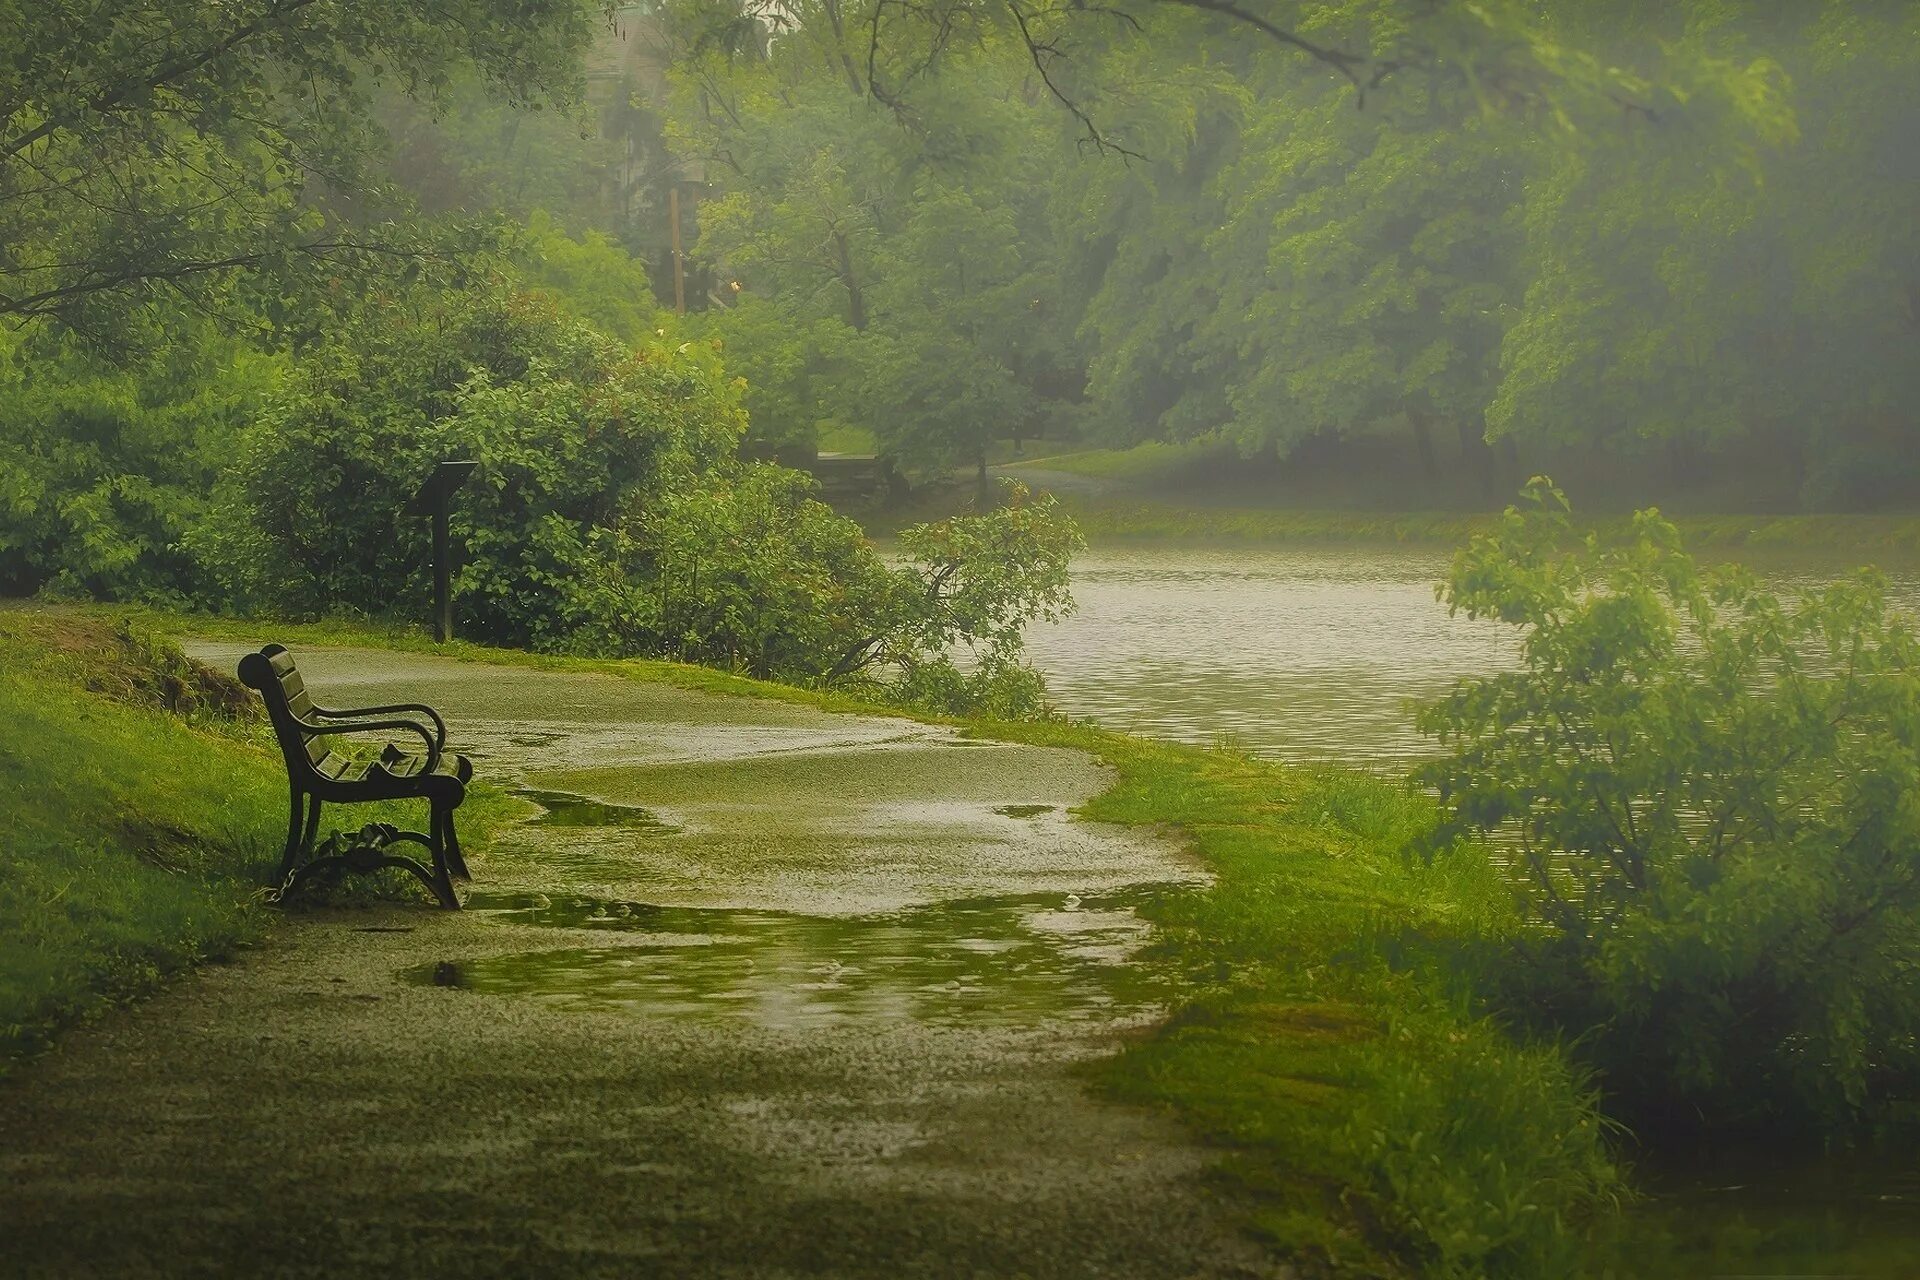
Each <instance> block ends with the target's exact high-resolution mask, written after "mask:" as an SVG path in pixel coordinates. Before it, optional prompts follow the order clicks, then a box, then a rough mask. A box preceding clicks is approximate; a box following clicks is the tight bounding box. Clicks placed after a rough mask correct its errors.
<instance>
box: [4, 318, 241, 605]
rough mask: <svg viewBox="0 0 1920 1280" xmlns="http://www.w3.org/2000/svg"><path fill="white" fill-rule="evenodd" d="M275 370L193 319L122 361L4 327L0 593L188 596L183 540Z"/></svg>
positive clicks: (190, 586) (190, 579)
mask: <svg viewBox="0 0 1920 1280" xmlns="http://www.w3.org/2000/svg"><path fill="white" fill-rule="evenodd" d="M277 370H278V362H277V361H276V360H274V359H273V358H272V357H269V356H265V355H261V354H259V353H257V352H252V351H248V350H247V349H245V348H243V347H240V346H238V345H236V344H234V343H232V342H230V341H227V340H225V339H222V338H219V337H218V336H216V335H215V334H214V333H213V332H212V331H211V328H210V326H205V325H195V324H192V323H190V322H187V321H182V322H181V323H180V324H179V325H178V326H177V331H176V333H175V335H174V341H173V342H171V343H170V344H169V345H168V347H167V349H166V351H165V353H164V354H161V355H154V356H146V357H139V358H135V357H128V358H126V359H124V360H122V361H121V362H119V363H117V364H116V363H114V362H112V361H110V360H108V359H106V358H104V357H102V356H100V355H99V354H97V353H94V352H90V351H88V350H87V349H86V348H85V347H84V346H83V345H82V344H81V343H80V342H78V341H77V340H75V339H73V338H70V337H66V336H62V335H58V334H53V333H48V332H45V331H41V332H34V333H27V334H20V333H13V332H7V331H0V594H6V595H31V594H33V593H35V592H44V593H46V594H48V595H55V596H67V597H93V598H101V599H109V600H129V601H145V602H155V603H179V602H180V601H181V600H182V599H183V598H185V597H187V596H190V595H192V594H193V593H194V592H195V591H196V590H197V589H198V587H199V585H200V584H199V582H198V578H197V575H196V573H195V569H194V565H193V562H192V561H191V559H190V558H189V557H188V556H187V555H186V554H185V553H184V552H183V551H182V549H181V547H180V541H181V539H182V537H183V536H184V535H185V534H186V532H187V531H188V530H189V529H190V528H192V527H193V525H194V524H195V523H197V522H198V521H199V520H200V519H201V518H202V517H203V516H204V514H205V511H206V506H207V503H206V492H207V490H208V489H209V488H210V487H211V485H212V482H213V477H214V475H216V474H217V473H218V471H219V469H220V467H221V466H222V465H224V464H225V463H226V462H227V461H229V460H230V457H231V453H232V441H233V439H234V437H235V435H236V434H237V432H238V430H239V421H240V419H241V417H242V415H243V414H244V413H245V412H246V411H247V409H248V407H249V406H250V405H251V404H252V403H253V402H254V401H256V400H257V399H258V397H259V395H260V394H261V393H262V392H263V391H264V389H265V388H266V387H267V386H268V385H270V384H271V382H272V380H273V378H274V377H275V376H276V374H277Z"/></svg>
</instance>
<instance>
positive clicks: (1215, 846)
mask: <svg viewBox="0 0 1920 1280" xmlns="http://www.w3.org/2000/svg"><path fill="white" fill-rule="evenodd" d="M995 733H996V735H1003V736H1012V737H1018V738H1021V739H1023V740H1028V741H1044V742H1051V743H1055V744H1058V745H1063V746H1078V747H1082V748H1085V749H1089V750H1092V751H1094V752H1095V753H1096V754H1098V755H1099V756H1100V757H1101V758H1103V759H1104V760H1106V761H1108V762H1109V763H1110V764H1112V765H1114V766H1115V767H1116V768H1117V769H1118V771H1119V781H1118V783H1117V785H1116V786H1115V787H1114V788H1113V789H1112V790H1110V791H1109V792H1107V793H1106V794H1104V795H1102V796H1100V797H1099V798H1098V799H1096V800H1095V801H1094V802H1093V803H1092V804H1091V805H1090V806H1089V807H1088V808H1087V811H1086V816H1088V817H1091V818H1096V819H1101V820H1105V821H1111V822H1121V823H1128V824H1139V825H1156V826H1164V825H1168V824H1172V825H1174V826H1176V827H1177V828H1178V829H1179V831H1180V832H1181V833H1182V834H1184V835H1185V836H1186V837H1187V838H1188V839H1189V840H1190V841H1191V842H1192V844H1193V847H1194V850H1195V852H1197V853H1198V854H1199V855H1200V857H1201V858H1202V859H1204V860H1205V862H1206V863H1207V864H1208V865H1209V866H1211V867H1212V868H1213V869H1214V870H1215V872H1216V873H1217V875H1218V881H1217V883H1216V884H1215V886H1214V887H1213V889H1212V890H1211V891H1209V892H1207V893H1203V894H1199V895H1194V896H1182V897H1177V898H1174V899H1172V900H1171V901H1170V902H1169V904H1168V905H1166V906H1165V907H1163V908H1161V909H1160V911H1159V913H1158V918H1157V920H1156V924H1157V926H1158V927H1159V929H1160V931H1161V934H1162V936H1163V938H1164V942H1163V943H1162V946H1163V947H1164V948H1166V949H1167V950H1169V951H1170V952H1171V953H1172V954H1173V957H1174V958H1175V959H1176V960H1177V961H1179V962H1181V963H1182V964H1184V966H1185V967H1186V968H1188V969H1189V970H1190V971H1198V972H1200V973H1202V974H1204V975H1206V977H1207V985H1206V987H1205V988H1204V990H1203V993H1202V994H1201V995H1200V996H1199V998H1198V999H1197V1000H1195V1001H1194V1002H1193V1003H1192V1004H1190V1005H1189V1006H1188V1007H1187V1008H1185V1009H1183V1010H1182V1011H1180V1013H1179V1014H1178V1015H1177V1016H1176V1017H1175V1018H1174V1019H1173V1020H1172V1022H1171V1023H1170V1024H1169V1025H1168V1026H1167V1027H1166V1028H1165V1029H1164V1030H1162V1031H1161V1032H1160V1033H1158V1034H1156V1035H1155V1036H1153V1037H1152V1038H1150V1039H1148V1040H1145V1041H1143V1042H1141V1043H1138V1044H1136V1045H1134V1046H1132V1047H1131V1048H1129V1049H1128V1051H1127V1052H1125V1053H1124V1054H1122V1055H1121V1056H1120V1057H1118V1058H1117V1059H1115V1060H1114V1061H1113V1062H1112V1063H1111V1064H1110V1065H1109V1066H1108V1067H1106V1068H1104V1069H1103V1070H1102V1077H1103V1081H1104V1083H1105V1085H1106V1086H1107V1087H1108V1088H1109V1089H1111V1090H1112V1091H1113V1092H1114V1093H1115V1094H1116V1095H1118V1096H1120V1097H1122V1098H1126V1099H1128V1100H1131V1101H1136V1102H1141V1103H1147V1104H1150V1105H1156V1106H1161V1107H1165V1108H1168V1109H1170V1110H1171V1111H1173V1112H1174V1113H1175V1114H1177V1115H1178V1116H1179V1117H1180V1118H1181V1119H1182V1120H1183V1121H1184V1122H1185V1123H1187V1124H1188V1125H1189V1126H1190V1127H1192V1128H1193V1129H1194V1130H1196V1131H1197V1132H1198V1133H1200V1134H1201V1135H1203V1136H1204V1137H1206V1138H1207V1139H1209V1140H1210V1141H1212V1142H1214V1143H1217V1144H1219V1145H1220V1146H1222V1147H1224V1148H1225V1149H1226V1150H1227V1151H1228V1152H1229V1153H1230V1154H1229V1156H1228V1159H1227V1161H1226V1163H1225V1164H1224V1166H1223V1176H1225V1177H1226V1178H1228V1179H1229V1180H1230V1181H1231V1182H1232V1184H1233V1185H1234V1186H1235V1187H1236V1189H1237V1190H1239V1191H1240V1192H1242V1193H1243V1194H1245V1195H1246V1196H1248V1197H1249V1198H1250V1200H1251V1202H1252V1203H1253V1205H1254V1206H1255V1207H1254V1208H1253V1210H1252V1214H1253V1219H1254V1223H1255V1226H1256V1227H1257V1229H1258V1230H1259V1231H1260V1232H1262V1233H1263V1234H1264V1235H1265V1236H1266V1237H1267V1238H1269V1239H1270V1240H1271V1241H1272V1242H1273V1243H1274V1245H1275V1246H1276V1247H1278V1248H1279V1249H1281V1250H1282V1251H1283V1252H1284V1253H1286V1254H1287V1255H1289V1256H1291V1257H1294V1258H1296V1259H1299V1260H1301V1261H1302V1263H1303V1264H1305V1265H1308V1266H1309V1267H1310V1268H1312V1269H1313V1270H1314V1271H1325V1272H1333V1273H1338V1274H1343V1275H1391V1276H1399V1275H1407V1276H1412V1275H1420V1276H1463V1277H1464V1276H1480V1275H1486V1276H1513V1277H1523V1276H1524V1277H1533V1276H1545V1275H1564V1274H1571V1273H1572V1272H1573V1270H1574V1269H1575V1268H1576V1266H1577V1263H1578V1260H1579V1258H1580V1257H1581V1255H1582V1252H1583V1250H1584V1249H1585V1247H1586V1241H1587V1240H1588V1239H1589V1236H1590V1232H1591V1231H1592V1230H1593V1229H1594V1228H1595V1227H1596V1226H1598V1225H1599V1224H1602V1223H1604V1222H1606V1221H1607V1220H1608V1219H1609V1218H1610V1217H1611V1215H1612V1213H1613V1209H1614V1207H1615V1205H1616V1204H1617V1203H1618V1202H1619V1201H1620V1200H1621V1198H1622V1197H1623V1196H1624V1194H1625V1183H1624V1181H1623V1179H1622V1178H1621V1175H1620V1174H1619V1172H1618V1171H1617V1170H1616V1168H1615V1166H1614V1164H1613V1162H1612V1160H1611V1158H1610V1156H1609V1152H1608V1144H1607V1141H1606V1122H1605V1121H1604V1119H1603V1118H1602V1117H1601V1115H1600V1113H1599V1110H1598V1105H1597V1101H1596V1098H1595V1096H1594V1094H1593V1091H1592V1090H1591V1089H1590V1088H1589V1087H1588V1085H1587V1083H1586V1082H1585V1081H1584V1080H1583V1079H1582V1078H1581V1076H1580V1075H1579V1073H1578V1072H1577V1071H1576V1070H1575V1069H1574V1068H1572V1067H1571V1066H1570V1065H1569V1062H1568V1060H1567V1058H1566V1057H1565V1056H1564V1055H1563V1054H1562V1053H1561V1052H1560V1051H1559V1050H1558V1048H1556V1047H1554V1046H1524V1045H1519V1044H1516V1043H1515V1042H1513V1041H1512V1040H1511V1039H1510V1038H1509V1037H1508V1035H1507V1034H1506V1033H1505V1032H1504V1031H1503V1030H1502V1029H1501V1028H1500V1027H1499V1026H1498V1025H1497V1024H1496V1023H1495V1022H1494V1021H1492V1020H1491V1019H1490V1018H1488V1017H1486V1016H1485V1015H1484V1013H1483V1012H1482V1011H1481V1010H1479V1009H1478V1008H1477V1007H1476V1005H1475V1004H1474V1001H1473V998H1472V991H1471V987H1472V982H1471V975H1472V973H1473V972H1474V971H1475V968H1476V967H1477V966H1478V965H1480V964H1483V963H1486V962H1487V960H1486V957H1488V956H1490V955H1494V954H1497V953H1498V951H1499V949H1500V947H1501V944H1502V943H1503V942H1504V941H1505V940H1506V939H1508V938H1510V937H1511V936H1512V935H1513V933H1514V931H1516V930H1517V929H1519V928H1520V927H1521V926H1520V922H1519V920H1518V918H1517V916H1516V915H1515V913H1514V908H1513V905H1512V898H1511V895H1510V894H1509V893H1508V891H1507V890H1506V888H1505V886H1504V885H1503V883H1502V882H1501V879H1500V877H1499V875H1498V873H1497V872H1496V871H1495V869H1494V868H1493V867H1492V866H1491V864H1490V863H1489V861H1488V860H1487V859H1486V858H1485V856H1484V855H1482V854H1478V853H1476V852H1474V851H1471V850H1465V849H1456V850H1450V851H1447V852H1444V853H1441V854H1439V855H1438V856H1436V857H1434V858H1432V859H1431V860H1429V859H1427V858H1424V857H1421V856H1418V855H1415V854H1412V853H1410V852H1409V846H1410V844H1411V842H1412V841H1413V838H1414V837H1415V836H1417V835H1419V834H1420V833H1422V832H1423V831H1424V830H1426V829H1427V828H1428V826H1429V825H1430V823H1431V821H1432V817H1433V813H1432V808H1431V805H1430V802H1428V801H1427V800H1425V799H1424V798H1422V797H1419V796H1416V795H1413V794H1410V793H1408V792H1407V791H1406V790H1405V789H1404V788H1402V787H1400V786H1399V785H1397V784H1395V783H1393V782H1390V781H1387V780H1383V779H1380V778H1377V777H1374V776H1371V775H1365V774H1359V773H1352V772H1346V771H1339V770H1306V769H1299V768H1290V767H1287V766H1282V765H1278V764H1274V763H1272V762H1266V761H1260V760H1256V759H1253V758H1251V757H1249V756H1247V755H1245V754H1242V753H1238V752H1234V751H1225V750H1214V751H1205V750H1200V749H1196V748H1187V747H1176V746H1172V745H1167V744H1160V743H1154V742H1149V741H1145V740H1142V739H1138V738H1131V737H1126V736H1122V735H1118V734H1111V733H1104V732H1100V731H1095V730H1089V729H1086V728H1059V727H1046V726H997V727H996V729H995Z"/></svg>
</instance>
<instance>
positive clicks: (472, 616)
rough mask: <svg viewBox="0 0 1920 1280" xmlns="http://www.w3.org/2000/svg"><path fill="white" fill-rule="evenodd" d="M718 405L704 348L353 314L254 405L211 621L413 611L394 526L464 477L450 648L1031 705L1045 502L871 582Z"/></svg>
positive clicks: (1016, 495) (497, 318)
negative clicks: (649, 661) (546, 653)
mask: <svg viewBox="0 0 1920 1280" xmlns="http://www.w3.org/2000/svg"><path fill="white" fill-rule="evenodd" d="M739 393H740V387H739V385H738V384H737V382H730V381H728V380H727V379H726V378H725V376H724V375H723V374H722V373H721V370H720V368H719V364H718V361H717V359H716V358H715V352H714V350H713V349H712V348H711V347H710V346H707V345H703V344H698V343H681V344H678V345H676V346H669V345H667V344H666V343H657V344H652V345H646V346H643V347H641V348H640V349H638V350H637V351H630V350H628V349H627V348H625V347H623V346H621V345H620V344H619V343H616V342H614V341H612V340H611V339H608V338H606V337H604V336H602V335H601V334H599V333H598V332H596V331H595V330H593V329H591V328H589V327H588V326H587V325H585V324H584V323H582V322H580V321H578V320H575V319H572V318H570V317H568V316H567V315H565V314H564V313H562V312H561V311H560V310H558V309H557V308H556V307H555V305H554V304H552V303H550V302H548V301H547V300H545V299H544V298H541V297H534V296H527V295H524V294H516V293H510V292H481V293H476V294H473V295H470V296H467V297H463V298H454V299H440V300H435V301H432V302H430V303H428V304H426V305H418V304H409V303H400V302H396V303H385V304H380V305H376V306H374V307H370V308H369V309H368V310H367V311H366V312H365V313H364V314H363V315H361V316H360V317H359V318H358V320H357V321H356V323H355V324H354V326H353V327H352V328H350V329H349V330H348V331H347V332H346V333H345V334H343V335H342V336H341V337H340V339H339V340H338V341H336V342H335V343H334V344H332V345H331V346H329V347H327V348H326V349H324V350H322V351H319V352H316V353H314V354H313V355H312V356H310V357H309V358H308V359H307V360H306V361H305V362H304V364H303V365H302V366H301V367H300V368H299V369H298V370H297V372H296V373H295V374H294V375H293V376H291V377H289V378H288V379H287V381H286V383H285V385H284V386H283V387H282V388H281V389H280V390H279V392H278V393H277V394H276V395H275V396H274V397H273V398H272V399H271V400H270V401H269V404H268V408H267V411H266V412H265V413H264V414H263V415H262V417H261V419H260V420H259V421H258V422H257V423H256V424H255V425H254V426H253V427H251V428H250V429H249V430H248V431H247V433H246V435H245V437H244V439H243V445H242V448H241V457H240V464H239V466H238V467H237V468H236V469H235V471H234V474H233V477H232V479H231V480H230V482H229V483H228V486H227V488H226V490H225V491H224V495H223V499H222V503H221V507H220V510H219V511H218V512H217V513H216V516H215V518H213V519H210V520H208V521H206V522H205V523H204V524H203V525H202V526H201V527H200V528H199V529H198V530H196V532H195V533H194V534H193V535H192V537H191V538H190V542H191V545H192V546H193V549H194V550H195V552H196V553H197V555H198V557H199V561H200V563H202V564H203V565H205V566H207V567H208V569H209V570H210V571H211V572H212V574H213V576H215V577H217V578H218V579H219V580H220V581H221V582H222V583H223V584H224V588H225V603H226V604H227V605H228V606H230V607H236V608H241V609H252V610H266V611H271V612H276V613H280V614H283V615H291V616H300V615H303V614H308V615H310V614H317V613H325V612H339V611H343V610H347V611H353V610H358V611H362V612H368V613H375V614H389V615H391V614H395V613H402V614H404V613H409V612H412V613H416V614H417V613H419V612H421V611H423V609H424V604H425V600H426V595H427V584H426V576H427V572H428V566H427V558H428V557H427V537H428V530H427V528H426V521H425V520H424V519H422V518H420V517H418V516H406V515H403V514H402V510H403V508H404V506H405V504H406V502H407V499H408V497H409V496H410V495H411V494H412V493H413V491H414V490H415V489H416V488H417V487H418V486H419V484H420V482H421V480H422V479H423V478H424V477H425V476H426V475H427V473H428V472H429V470H430V469H431V467H432V465H433V464H434V463H435V462H438V461H441V460H445V459H452V458H469V459H472V460H474V461H476V462H477V463H478V464H479V467H478V470H477V471H476V472H475V474H474V476H473V478H472V479H471V480H470V481H469V482H468V484H467V486H466V487H465V488H464V489H462V491H461V493H460V495H459V497H458V499H457V500H456V502H455V504H454V510H455V515H454V517H453V521H452V526H453V528H452V532H453V534H454V536H455V540H456V542H457V543H458V544H459V546H460V548H461V559H462V563H461V566H460V568H459V570H458V572H457V574H456V577H455V581H454V595H455V601H456V609H457V612H458V613H459V615H460V618H461V628H462V630H463V632H464V633H465V634H467V635H469V636H471V637H473V638H476V639H481V640H486V641H490V642H493V643H497V644H506V645H516V646H530V647H535V648H542V649H549V650H563V651H568V652H574V653H591V654H603V655H636V654H653V655H668V656H673V657H678V658H682V659H685V660H687V661H692V662H702V663H708V664H712V665H719V666H725V667H729V668H733V669H738V670H743V671H746V672H748V673H750V674H752V675H755V676H759V677H762V678H773V679H782V680H797V681H802V682H813V683H837V684H843V685H858V686H860V687H862V688H864V689H866V690H867V691H869V692H872V693H875V694H878V695H880V696H883V697H886V698H890V699H897V700H900V701H904V702H907V703H910V704H913V705H917V706H923V707H928V708H932V709H936V710H942V711H961V710H969V709H976V708H978V709H983V710H988V711H991V712H992V713H994V714H998V715H1003V716H1016V715H1028V714H1032V713H1034V712H1037V711H1039V710H1040V709H1042V708H1043V706H1044V697H1043V694H1044V690H1043V689H1042V687H1041V685H1040V682H1039V678H1038V676H1037V675H1035V674H1034V673H1033V672H1032V671H1031V670H1029V669H1028V668H1026V667H1024V666H1023V665H1022V664H1021V662H1020V631H1021V628H1022V627H1023V626H1024V625H1025V624H1027V623H1028V622H1031V621H1034V620H1035V619H1053V618H1057V617H1059V616H1060V615H1061V614H1063V613H1064V612H1065V611H1066V610H1068V609H1069V608H1071V599H1070V597H1069V596H1068V593H1067V561H1068V558H1069V557H1070V556H1071V554H1072V553H1073V551H1074V550H1075V549H1076V548H1077V547H1079V546H1080V539H1079V534H1078V532H1077V531H1076V530H1075V529H1074V527H1073V526H1072V524H1071V523H1070V522H1069V521H1067V520H1066V519H1065V518H1064V517H1062V516H1061V515H1059V514H1058V511H1057V509H1056V508H1055V506H1054V504H1053V502H1052V500H1051V499H1050V498H1048V499H1038V500H1036V499H1033V498H1032V497H1031V496H1030V495H1028V494H1027V493H1026V491H1025V490H1024V489H1023V488H1020V487H1018V486H1014V487H1012V488H1011V489H1010V490H1009V492H1008V495H1007V500H1006V501H1005V502H1004V503H1003V504H1001V505H999V506H997V507H995V508H994V509H992V510H990V511H987V512H985V513H983V514H980V515H976V516H969V517H964V518H961V519H957V520H953V521H949V522H946V523H944V524H939V525H925V526H920V527H917V528H914V529H910V530H908V531H906V532H905V533H904V534H902V535H901V546H902V549H903V550H904V552H905V554H906V563H904V564H899V565H895V564H890V563H889V562H888V561H887V559H886V558H885V557H883V556H882V555H881V554H880V553H879V552H878V551H877V550H876V549H875V548H874V547H873V546H872V545H871V544H870V543H868V541H867V540H866V538H865V536H864V535H863V533H862V532H861V530H860V528H859V526H858V525H856V524H854V523H853V522H852V521H851V520H848V519H846V518H845V517H843V516H840V515H837V514H835V513H834V512H833V511H832V510H831V509H830V508H828V507H826V506H825V505H823V504H822V503H820V502H817V501H815V500H814V499H813V498H812V496H811V494H812V487H813V482H812V480H811V479H810V478H809V477H807V476H806V475H804V474H802V473H800V472H797V471H790V470H787V469H785V468H782V467H777V466H772V465H764V464H759V465H749V464H745V463H742V462H740V461H739V459H738V457H737V456H736V454H737V449H738V446H739V442H740V440H741V438H742V433H743V431H744V428H745V418H744V415H743V413H742V411H741V409H740V406H739ZM962 650H971V651H972V656H973V659H974V661H973V662H972V663H971V664H970V665H969V667H968V669H967V670H964V671H963V670H962V669H961V667H960V666H959V665H956V655H957V654H959V653H960V651H962Z"/></svg>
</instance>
